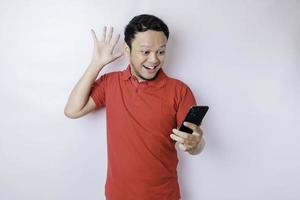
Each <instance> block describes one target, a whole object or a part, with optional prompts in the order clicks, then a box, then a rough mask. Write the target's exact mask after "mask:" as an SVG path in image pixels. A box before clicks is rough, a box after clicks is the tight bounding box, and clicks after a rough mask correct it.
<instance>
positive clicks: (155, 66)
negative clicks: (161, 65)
mask: <svg viewBox="0 0 300 200" xmlns="http://www.w3.org/2000/svg"><path fill="white" fill-rule="evenodd" d="M144 67H145V68H148V69H155V67H156V66H154V67H146V66H145V65H144Z"/></svg>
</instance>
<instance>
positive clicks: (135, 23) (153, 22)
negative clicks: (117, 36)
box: [124, 14, 169, 50]
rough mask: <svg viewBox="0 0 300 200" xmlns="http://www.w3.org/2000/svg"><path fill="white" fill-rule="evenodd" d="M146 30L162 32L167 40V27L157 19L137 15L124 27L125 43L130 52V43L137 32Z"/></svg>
mask: <svg viewBox="0 0 300 200" xmlns="http://www.w3.org/2000/svg"><path fill="white" fill-rule="evenodd" d="M147 30H154V31H162V32H163V33H164V34H165V36H166V37H167V39H168V38H169V29H168V26H167V25H166V24H165V23H164V22H163V21H162V20H161V19H159V18H158V17H156V16H154V15H149V14H142V15H137V16H135V17H134V18H132V20H130V22H129V23H128V24H127V26H126V27H125V31H124V35H125V42H126V44H127V45H128V46H129V48H130V50H131V43H132V40H133V39H134V37H135V34H136V33H137V32H145V31H147Z"/></svg>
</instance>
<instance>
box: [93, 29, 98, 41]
mask: <svg viewBox="0 0 300 200" xmlns="http://www.w3.org/2000/svg"><path fill="white" fill-rule="evenodd" d="M91 33H92V36H93V40H94V42H95V43H96V42H97V41H98V38H97V35H96V33H95V31H94V29H91Z"/></svg>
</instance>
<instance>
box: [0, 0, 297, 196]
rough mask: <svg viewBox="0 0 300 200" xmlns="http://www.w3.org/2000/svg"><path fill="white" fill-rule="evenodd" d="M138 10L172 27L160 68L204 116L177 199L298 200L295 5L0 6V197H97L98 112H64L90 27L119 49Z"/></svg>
mask: <svg viewBox="0 0 300 200" xmlns="http://www.w3.org/2000/svg"><path fill="white" fill-rule="evenodd" d="M142 13H151V14H155V15H157V16H158V17H161V18H162V19H163V20H164V21H165V22H166V23H167V24H168V26H169V28H170V32H171V35H170V39H169V43H168V60H167V63H166V65H165V66H164V69H165V71H166V72H167V73H168V74H169V75H170V76H173V77H175V78H178V79H181V80H182V81H184V82H185V83H187V84H188V85H189V86H190V87H191V89H192V90H193V92H194V94H195V96H196V98H197V101H198V103H199V104H206V105H209V106H210V108H211V109H210V110H209V113H208V115H207V116H206V118H205V120H204V121H203V126H202V129H203V130H204V134H205V135H204V137H205V139H206V143H207V146H206V148H205V150H204V151H203V152H202V153H201V154H200V155H198V156H191V155H189V154H187V153H184V152H182V151H179V152H178V156H179V159H180V164H179V167H178V173H179V177H180V185H181V193H182V199H183V200H220V199H221V200H241V199H242V200H253V199H256V200H257V199H259V200H266V199H270V200H271V199H272V200H282V199H284V200H298V199H300V191H299V190H298V189H299V184H300V155H299V154H300V146H299V140H300V136H299V134H300V106H299V105H300V104H299V102H300V68H299V67H300V66H299V64H300V59H299V57H300V1H299V0H284V1H283V0H243V1H242V0H236V1H235V0H227V1H222V0H197V1H196V0H193V1H192V0H189V1H179V0H177V1H175V0H172V1H162V0H149V1H146V0H144V1H134V0H124V1H115V0H109V1H99V0H98V1H97V0H94V1H91V0H90V1H84V0H77V1H71V0H59V1H58V0H56V1H55V0H51V1H50V0H48V1H47V0H45V1H38V0H35V1H33V0H27V1H21V0H19V1H17V0H1V1H0V95H1V99H0V101H1V104H0V105H1V115H0V123H1V129H0V199H1V200H21V199H22V200H82V199H85V200H99V199H104V184H105V179H106V159H107V157H106V135H105V129H106V127H105V110H103V109H102V110H100V111H97V112H94V113H91V114H89V115H87V116H86V117H83V118H80V119H77V120H71V119H68V118H66V117H65V116H64V114H63V110H64V106H65V103H66V101H67V98H68V96H69V94H70V91H71V89H72V88H73V86H74V85H75V83H76V82H77V81H78V80H79V78H80V77H81V75H82V74H83V72H84V71H85V69H86V67H87V65H88V63H89V61H90V58H91V53H92V37H91V34H90V29H91V28H94V29H96V31H97V33H100V30H101V28H102V27H103V26H104V25H112V26H114V27H115V29H116V32H118V33H121V34H122V37H121V39H122V40H123V30H124V27H125V25H126V24H127V23H128V22H129V20H130V19H131V18H132V17H133V16H135V15H138V14H142ZM121 46H122V43H121V42H120V43H119V45H118V47H117V50H120V49H121ZM126 65H127V60H126V58H125V57H123V58H122V59H119V60H118V61H116V62H114V63H113V64H110V65H109V66H107V67H106V68H105V70H104V72H107V71H116V70H122V69H124V68H125V67H126ZM117 123H118V122H116V125H117ZM178 150H179V149H178Z"/></svg>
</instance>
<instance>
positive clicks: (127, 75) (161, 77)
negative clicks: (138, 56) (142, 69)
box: [122, 64, 168, 87]
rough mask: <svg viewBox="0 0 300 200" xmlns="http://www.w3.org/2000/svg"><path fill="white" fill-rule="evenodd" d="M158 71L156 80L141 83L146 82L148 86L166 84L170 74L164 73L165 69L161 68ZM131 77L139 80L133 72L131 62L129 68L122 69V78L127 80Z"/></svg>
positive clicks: (144, 82)
mask: <svg viewBox="0 0 300 200" xmlns="http://www.w3.org/2000/svg"><path fill="white" fill-rule="evenodd" d="M157 73H158V74H157V76H156V78H155V79H154V80H151V81H143V82H140V83H139V84H146V85H148V86H154V87H162V86H164V85H165V83H166V79H167V78H168V76H167V75H166V74H165V73H164V71H163V69H160V70H159V71H158V72H157ZM130 78H133V79H135V81H137V78H136V77H135V76H134V75H132V74H131V66H130V64H129V65H128V66H127V68H126V69H125V70H124V71H122V80H125V81H126V80H129V79H130Z"/></svg>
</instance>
